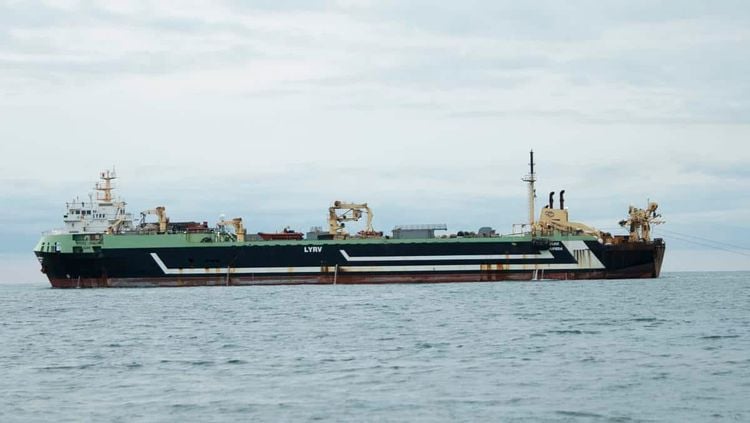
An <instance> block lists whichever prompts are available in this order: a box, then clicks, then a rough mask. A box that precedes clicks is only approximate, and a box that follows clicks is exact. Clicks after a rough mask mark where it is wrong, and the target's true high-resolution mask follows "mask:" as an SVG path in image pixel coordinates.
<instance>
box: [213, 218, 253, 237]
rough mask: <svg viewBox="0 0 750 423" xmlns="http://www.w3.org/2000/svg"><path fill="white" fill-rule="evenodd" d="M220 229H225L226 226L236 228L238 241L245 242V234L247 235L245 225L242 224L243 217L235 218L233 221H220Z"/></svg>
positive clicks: (235, 232)
mask: <svg viewBox="0 0 750 423" xmlns="http://www.w3.org/2000/svg"><path fill="white" fill-rule="evenodd" d="M216 225H217V226H219V227H222V228H223V227H225V226H233V227H234V234H235V236H237V241H239V242H245V234H246V233H247V232H246V230H245V225H244V224H243V223H242V218H241V217H235V218H234V219H232V220H224V219H222V220H220V221H218V222H217V223H216Z"/></svg>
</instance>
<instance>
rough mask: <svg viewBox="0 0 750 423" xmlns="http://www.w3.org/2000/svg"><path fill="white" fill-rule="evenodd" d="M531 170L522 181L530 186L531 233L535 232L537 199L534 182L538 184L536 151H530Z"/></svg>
mask: <svg viewBox="0 0 750 423" xmlns="http://www.w3.org/2000/svg"><path fill="white" fill-rule="evenodd" d="M529 169H530V172H529V174H528V175H526V177H524V178H523V179H522V180H523V181H524V182H526V183H528V184H529V227H530V228H531V231H532V232H533V231H534V214H535V212H534V198H536V189H535V188H534V182H536V173H534V150H531V151H529Z"/></svg>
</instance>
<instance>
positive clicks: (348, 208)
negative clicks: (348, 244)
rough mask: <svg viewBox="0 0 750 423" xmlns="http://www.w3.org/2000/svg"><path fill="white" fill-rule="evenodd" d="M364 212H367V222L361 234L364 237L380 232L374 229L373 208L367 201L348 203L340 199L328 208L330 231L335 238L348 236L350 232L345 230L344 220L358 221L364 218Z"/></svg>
mask: <svg viewBox="0 0 750 423" xmlns="http://www.w3.org/2000/svg"><path fill="white" fill-rule="evenodd" d="M342 210H343V212H341V211H342ZM362 213H367V224H366V226H365V230H364V231H362V232H360V235H362V236H364V237H367V236H376V235H378V234H379V233H378V232H375V230H374V229H372V209H370V207H369V206H368V205H367V203H348V202H345V201H338V200H337V201H334V202H333V206H331V207H329V208H328V233H329V234H331V235H333V236H334V238H346V237H347V236H348V234H347V233H346V231H344V226H345V224H344V222H350V221H358V220H359V219H361V218H362Z"/></svg>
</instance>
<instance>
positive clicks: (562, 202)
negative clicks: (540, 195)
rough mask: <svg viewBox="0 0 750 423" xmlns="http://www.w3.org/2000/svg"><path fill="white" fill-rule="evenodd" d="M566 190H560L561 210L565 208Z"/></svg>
mask: <svg viewBox="0 0 750 423" xmlns="http://www.w3.org/2000/svg"><path fill="white" fill-rule="evenodd" d="M564 195H565V190H562V191H560V210H565V197H564Z"/></svg>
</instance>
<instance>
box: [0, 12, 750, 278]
mask: <svg viewBox="0 0 750 423" xmlns="http://www.w3.org/2000/svg"><path fill="white" fill-rule="evenodd" d="M748 52H750V5H749V4H748V3H747V2H746V1H691V0H680V1H653V0H643V1H641V0H628V1H607V2H605V1H526V2H519V1H498V0H489V1H466V0H464V1H461V2H434V1H357V0H340V1H302V0H300V1H278V0H274V1H257V2H252V1H226V2H219V1H211V2H201V1H174V2H171V1H165V0H161V1H154V2H149V1H142V2H141V1H128V2H120V1H103V2H92V1H80V2H79V1H43V2H33V1H18V2H16V1H4V2H1V1H0V160H1V163H2V167H1V168H0V201H2V204H3V207H2V208H0V237H1V238H2V240H3V242H2V245H0V264H3V263H5V264H4V266H5V267H6V268H8V269H10V268H13V269H16V270H14V271H15V272H16V273H15V274H17V275H19V276H18V277H24V278H31V279H35V280H41V279H40V278H41V275H40V274H39V273H38V265H37V264H36V263H35V261H34V258H33V255H32V253H31V250H32V248H33V245H34V244H35V242H36V241H37V239H38V237H39V235H40V232H41V231H43V230H45V229H49V228H53V227H59V226H61V225H62V221H61V218H62V214H63V212H64V202H65V201H66V200H69V199H70V198H72V197H73V196H74V195H80V196H83V197H85V196H86V195H87V194H88V193H89V192H90V191H91V187H92V185H93V183H94V182H95V179H96V176H97V173H98V172H99V171H100V170H103V169H104V168H107V167H111V166H116V168H117V172H118V174H119V176H120V179H119V180H118V187H119V190H118V191H119V194H120V195H122V196H123V197H124V198H125V199H126V200H127V201H128V202H129V207H130V211H131V212H134V213H135V214H137V212H138V211H140V210H143V209H147V208H152V207H154V206H156V205H165V206H166V207H167V211H168V214H169V215H170V216H171V217H172V219H173V220H185V219H190V220H209V221H212V222H214V221H215V220H216V218H217V217H218V215H219V214H222V213H224V214H226V215H227V216H231V217H234V216H242V217H244V219H245V220H246V221H247V223H248V229H249V231H250V232H257V231H261V230H262V231H272V230H278V229H281V228H283V227H284V226H286V225H292V227H294V228H295V229H298V230H303V231H304V230H307V229H308V228H309V227H310V226H312V225H323V224H324V223H325V215H326V209H327V207H328V205H329V203H330V202H331V201H333V200H336V199H340V200H347V201H357V202H364V201H367V202H369V203H370V205H371V206H372V207H373V209H374V213H375V227H376V229H380V230H385V231H390V229H391V228H392V227H393V226H394V225H396V224H409V223H447V224H448V226H449V228H450V229H452V230H453V231H457V230H461V229H470V230H476V229H477V228H478V227H479V226H485V225H490V226H493V227H495V228H496V229H497V230H498V231H500V232H509V231H510V230H511V225H512V224H513V223H519V222H522V221H523V220H524V219H525V216H526V212H525V207H526V200H525V187H524V185H523V183H521V181H520V178H521V177H522V176H523V174H524V173H525V172H526V171H527V162H528V157H527V155H528V150H529V149H531V148H533V149H534V150H535V151H536V152H537V158H538V171H539V179H540V182H539V185H538V192H539V197H540V198H539V201H540V202H544V201H546V200H545V197H546V194H547V193H548V192H549V191H559V190H560V189H563V188H564V189H566V190H567V193H568V195H567V197H568V202H567V205H568V207H569V208H570V212H571V218H573V219H574V220H579V221H584V222H587V223H591V224H593V225H595V226H598V227H600V228H603V229H607V230H612V231H614V230H616V228H617V224H616V222H617V221H619V220H620V219H621V218H623V217H625V214H626V212H627V207H628V205H630V204H636V205H639V206H643V205H645V203H646V201H647V200H648V199H651V200H655V201H658V202H659V203H660V204H661V211H662V213H663V215H664V218H665V219H666V220H667V222H668V223H667V225H664V226H663V227H661V228H659V229H657V236H663V237H664V238H666V239H667V242H668V253H667V260H666V263H665V270H699V269H706V270H711V269H746V270H748V269H750V264H748V263H750V250H747V248H748V247H750V219H748V218H749V217H750V211H748V210H750V196H749V195H748V191H749V189H750V144H748V142H749V141H750V136H749V135H750V76H749V75H750V54H748ZM668 231H670V232H668ZM686 235H689V236H693V237H699V238H692V240H693V241H698V242H699V243H703V244H709V243H710V242H709V241H714V242H718V243H720V244H718V245H716V244H712V245H715V246H719V247H721V248H725V249H729V250H733V251H735V252H734V253H732V252H729V251H723V250H720V249H713V248H712V249H708V248H707V247H706V246H705V245H704V246H701V245H699V244H695V243H687V242H685V241H683V240H681V239H679V238H678V237H680V238H685V236H686ZM707 240H709V241H707ZM742 248H745V249H744V250H742ZM738 252H739V253H742V254H744V255H742V254H738ZM18 257H22V259H18ZM14 260H15V261H14ZM18 260H21V261H18ZM29 269H31V270H29ZM6 274H7V273H6ZM11 274H13V273H11Z"/></svg>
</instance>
